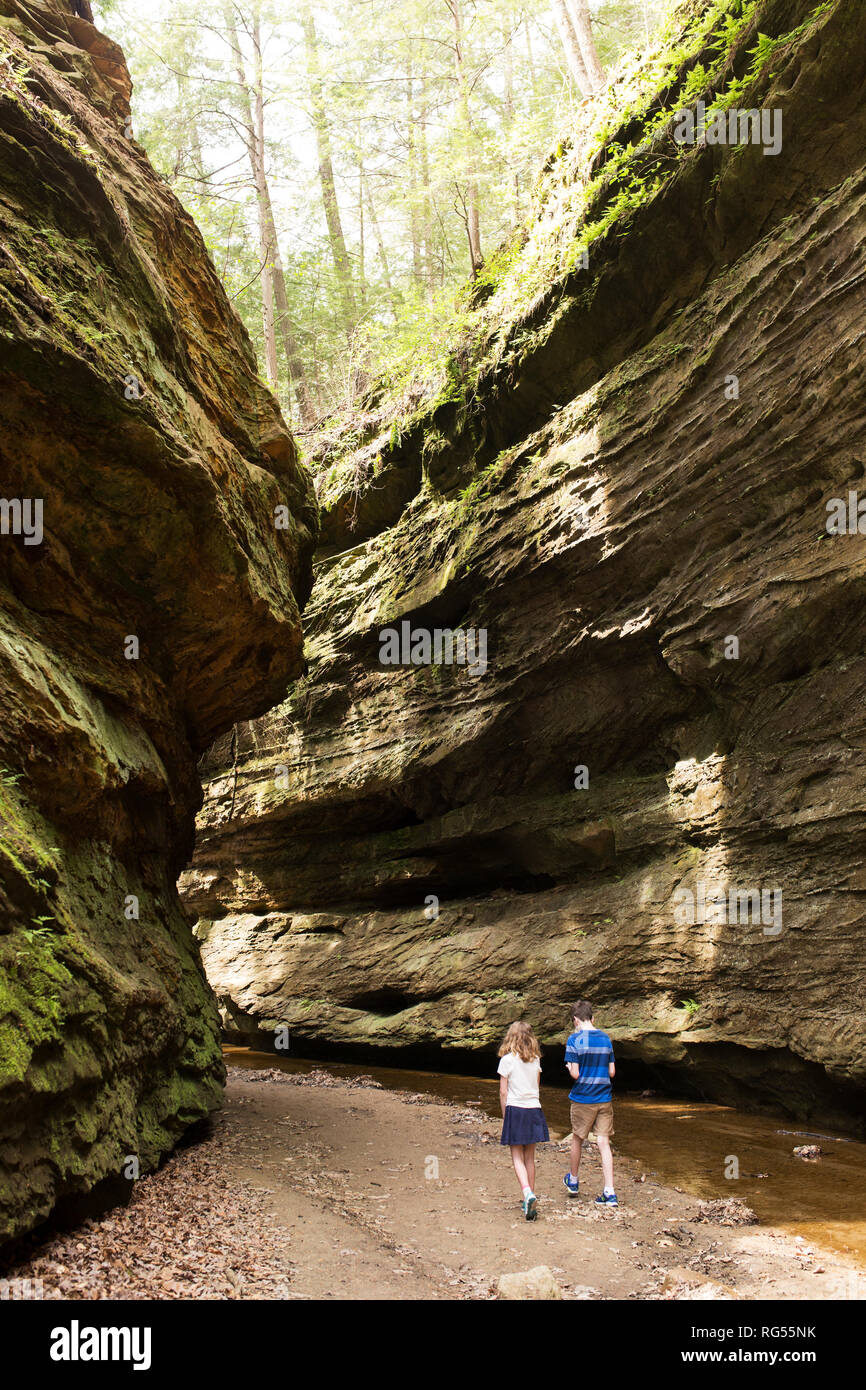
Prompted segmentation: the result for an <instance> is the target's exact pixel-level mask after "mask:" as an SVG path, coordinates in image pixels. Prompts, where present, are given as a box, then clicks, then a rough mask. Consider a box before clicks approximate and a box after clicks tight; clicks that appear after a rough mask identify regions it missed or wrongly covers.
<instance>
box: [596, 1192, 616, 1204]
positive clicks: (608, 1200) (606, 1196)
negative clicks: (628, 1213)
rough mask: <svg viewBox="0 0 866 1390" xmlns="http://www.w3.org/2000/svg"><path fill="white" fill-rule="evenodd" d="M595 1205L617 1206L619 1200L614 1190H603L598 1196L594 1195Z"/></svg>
mask: <svg viewBox="0 0 866 1390" xmlns="http://www.w3.org/2000/svg"><path fill="white" fill-rule="evenodd" d="M595 1205H596V1206H597V1207H618V1206H619V1202H618V1201H617V1199H616V1193H615V1192H603V1193H602V1194H601V1196H600V1197H596V1199H595Z"/></svg>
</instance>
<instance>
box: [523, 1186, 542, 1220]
mask: <svg viewBox="0 0 866 1390" xmlns="http://www.w3.org/2000/svg"><path fill="white" fill-rule="evenodd" d="M520 1205H521V1206H522V1207H523V1215H524V1216H525V1217H526V1219H527V1221H537V1220H538V1198H537V1197H536V1195H535V1193H534V1192H533V1193H531V1194H530V1196H528V1197H526V1198H524V1200H523V1201H522V1202H521V1203H520Z"/></svg>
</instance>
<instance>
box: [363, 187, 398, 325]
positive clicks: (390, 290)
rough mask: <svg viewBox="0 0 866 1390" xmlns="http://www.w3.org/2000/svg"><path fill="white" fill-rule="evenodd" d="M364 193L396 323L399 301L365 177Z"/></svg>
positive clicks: (374, 206) (374, 205)
mask: <svg viewBox="0 0 866 1390" xmlns="http://www.w3.org/2000/svg"><path fill="white" fill-rule="evenodd" d="M364 192H365V194H366V197H367V212H368V214H369V217H370V226H371V227H372V228H373V235H374V237H375V238H376V247H377V250H378V252H379V260H380V261H381V262H382V274H383V275H384V277H385V287H386V289H387V291H388V298H389V299H390V301H391V309H392V312H393V314H394V321H395V323H396V321H397V308H398V299H397V296H396V294H395V293H394V285H393V282H392V280H391V267H390V265H389V263H388V252H387V251H386V249H385V242H384V240H383V238H382V231H381V228H380V226H379V218H378V217H377V216H376V204H375V203H374V202H373V194H372V192H371V191H370V180H369V179H368V178H367V176H366V174H365V175H364Z"/></svg>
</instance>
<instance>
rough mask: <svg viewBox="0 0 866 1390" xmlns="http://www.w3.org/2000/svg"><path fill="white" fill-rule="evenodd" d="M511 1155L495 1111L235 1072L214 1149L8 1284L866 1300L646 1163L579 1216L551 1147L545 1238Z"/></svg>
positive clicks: (314, 1295) (593, 1171) (411, 1295)
mask: <svg viewBox="0 0 866 1390" xmlns="http://www.w3.org/2000/svg"><path fill="white" fill-rule="evenodd" d="M498 1138H499V1129H498V1126H497V1125H495V1124H494V1122H492V1121H491V1120H490V1118H489V1117H488V1116H486V1115H484V1114H483V1113H479V1111H478V1109H473V1108H460V1107H459V1106H457V1105H454V1104H451V1103H443V1102H442V1101H440V1100H437V1099H434V1098H432V1097H430V1096H425V1095H421V1094H419V1095H417V1096H410V1095H407V1094H406V1093H405V1092H398V1091H387V1090H383V1089H381V1088H380V1087H379V1086H378V1085H376V1084H375V1083H372V1084H371V1083H370V1082H369V1079H367V1080H366V1081H365V1080H364V1079H363V1078H356V1079H354V1080H352V1079H337V1078H335V1077H333V1076H331V1075H330V1074H328V1073H326V1072H323V1071H313V1072H311V1073H309V1074H288V1073H285V1072H280V1071H269V1072H253V1071H249V1070H247V1069H238V1068H230V1069H229V1080H228V1086H227V1090H226V1099H225V1106H224V1108H223V1109H222V1111H221V1112H219V1113H218V1114H217V1115H216V1116H215V1117H214V1119H213V1121H212V1123H211V1125H210V1127H209V1132H208V1134H207V1136H206V1137H205V1138H203V1139H201V1141H200V1142H197V1143H195V1144H192V1145H189V1146H187V1147H185V1148H181V1149H179V1150H178V1151H177V1152H176V1153H175V1154H174V1155H172V1157H171V1158H170V1159H169V1160H168V1162H167V1163H165V1164H164V1165H163V1167H162V1168H161V1169H160V1170H159V1172H157V1173H155V1174H153V1175H151V1176H149V1177H145V1178H142V1179H140V1180H138V1181H137V1182H135V1183H134V1185H133V1187H132V1190H131V1195H130V1201H129V1202H128V1204H127V1205H126V1206H120V1207H113V1208H112V1209H111V1210H110V1211H108V1212H107V1213H105V1214H104V1215H102V1216H101V1217H98V1218H95V1219H92V1220H89V1221H86V1222H84V1223H83V1224H81V1225H78V1226H77V1227H76V1228H75V1229H74V1230H72V1231H67V1232H64V1233H54V1234H42V1235H41V1236H39V1237H38V1238H37V1237H33V1238H31V1241H30V1242H29V1244H28V1248H27V1250H26V1251H25V1252H20V1253H19V1255H18V1257H17V1258H16V1261H15V1263H14V1264H12V1265H10V1264H9V1263H8V1262H7V1266H6V1268H5V1270H3V1271H2V1272H3V1273H4V1274H5V1275H6V1277H10V1278H16V1277H17V1278H27V1279H31V1280H32V1279H38V1280H41V1281H42V1287H43V1289H44V1294H43V1296H44V1297H45V1298H52V1299H64V1298H85V1299H99V1298H109V1299H112V1298H133V1299H179V1300H184V1299H230V1300H238V1299H245V1300H246V1299H301V1300H305V1299H371V1298H374V1299H389V1300H390V1299H393V1300H400V1299H411V1300H418V1299H484V1298H490V1297H494V1296H495V1293H496V1283H497V1280H498V1278H499V1276H500V1275H501V1274H504V1273H513V1272H516V1271H521V1270H527V1269H530V1268H532V1267H533V1266H536V1265H547V1266H548V1267H549V1268H550V1269H551V1270H552V1271H553V1273H554V1275H555V1277H556V1279H557V1281H558V1283H559V1285H560V1287H561V1289H562V1292H563V1296H564V1297H566V1298H572V1299H574V1298H578V1299H581V1298H604V1299H628V1298H638V1299H659V1298H661V1299H673V1298H682V1297H687V1298H706V1297H734V1298H745V1299H768V1298H799V1299H802V1298H815V1299H851V1298H859V1299H862V1298H864V1297H866V1273H864V1272H863V1271H858V1270H857V1269H856V1268H855V1266H854V1265H853V1264H850V1263H846V1261H845V1260H844V1259H843V1258H842V1257H841V1256H838V1255H835V1254H832V1253H829V1252H826V1251H823V1250H819V1249H816V1248H814V1247H810V1246H809V1245H807V1244H806V1243H805V1241H803V1240H802V1239H801V1240H799V1241H798V1240H797V1239H796V1238H794V1237H791V1236H789V1235H787V1234H783V1233H781V1232H778V1231H774V1230H771V1229H770V1228H768V1227H764V1226H739V1227H728V1226H724V1225H718V1224H710V1223H707V1222H704V1221H699V1220H697V1219H696V1218H697V1217H698V1215H699V1214H700V1208H699V1202H698V1200H697V1199H696V1198H694V1197H691V1196H688V1195H686V1194H685V1193H682V1192H679V1191H678V1190H676V1189H673V1188H670V1187H663V1186H660V1185H658V1184H657V1183H656V1182H654V1181H653V1179H652V1178H651V1176H648V1175H643V1177H644V1180H643V1181H641V1177H642V1174H641V1171H640V1165H639V1164H637V1163H635V1162H630V1161H625V1160H621V1159H618V1158H617V1160H616V1185H617V1190H618V1195H619V1199H620V1206H619V1209H618V1210H610V1209H597V1208H596V1207H595V1205H594V1198H595V1196H596V1194H597V1193H598V1192H599V1191H600V1187H601V1183H600V1176H601V1174H600V1167H599V1163H598V1156H597V1152H596V1151H595V1147H594V1146H593V1145H590V1146H588V1149H587V1151H586V1152H585V1155H584V1164H583V1168H582V1172H581V1192H580V1196H579V1197H578V1198H576V1199H569V1198H568V1196H567V1194H566V1192H565V1189H564V1188H563V1186H562V1175H563V1173H564V1171H565V1169H566V1167H567V1157H566V1150H565V1149H564V1148H561V1147H559V1146H557V1145H555V1144H551V1145H547V1146H541V1147H539V1149H538V1174H537V1182H536V1189H537V1191H538V1194H539V1198H540V1212H539V1219H538V1221H536V1222H527V1221H525V1220H524V1218H523V1216H522V1213H521V1211H520V1208H519V1193H518V1189H517V1184H516V1182H515V1180H514V1176H513V1173H512V1170H511V1164H510V1162H509V1158H508V1155H507V1152H506V1151H505V1150H503V1149H501V1148H500V1146H499V1143H498ZM674 1271H679V1275H678V1276H675V1274H674ZM708 1281H710V1282H708Z"/></svg>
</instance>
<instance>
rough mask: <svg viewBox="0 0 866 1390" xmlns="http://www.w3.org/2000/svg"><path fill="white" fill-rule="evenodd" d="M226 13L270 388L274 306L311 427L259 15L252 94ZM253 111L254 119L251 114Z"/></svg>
mask: <svg viewBox="0 0 866 1390" xmlns="http://www.w3.org/2000/svg"><path fill="white" fill-rule="evenodd" d="M224 13H225V23H226V28H227V30H228V38H229V44H230V46H231V50H232V58H233V61H234V65H235V74H236V76H237V80H238V87H239V93H240V100H241V106H242V113H243V118H244V119H243V139H244V144H245V146H246V150H247V155H248V158H249V161H250V170H251V172H252V176H253V183H254V185H255V190H256V205H257V210H258V224H259V255H260V256H261V261H262V269H261V282H262V327H263V330H264V338H265V363H266V372H267V376H268V380H269V381H270V383H271V385H272V386H273V387H275V388H276V387H277V385H278V365H277V344H276V332H275V329H276V318H275V314H274V304H275V302H276V309H277V317H278V318H279V327H280V336H281V338H282V340H283V350H284V352H285V355H286V366H287V368H288V373H289V378H290V380H291V383H292V386H293V387H294V390H295V393H296V396H297V402H298V414H299V416H300V419H301V423H302V424H304V425H307V424H310V423H311V422H312V420H313V417H314V411H313V404H312V401H311V399H310V390H309V386H308V384H307V376H306V371H305V369H304V364H303V361H302V359H301V355H300V350H299V348H298V343H297V339H296V337H295V332H294V326H293V324H292V320H291V316H290V314H289V304H288V297H287V295H286V279H285V274H284V272H283V265H282V261H281V259H280V249H279V244H278V242H277V233H276V227H275V224H274V213H273V207H272V204H271V196H270V189H269V188H268V180H267V173H266V170H265V143H264V92H263V82H262V72H261V42H260V36H259V21H258V13H256V17H255V21H254V29H253V33H254V43H255V50H256V60H255V68H256V77H255V83H254V91H252V92H251V91H250V86H249V83H248V81H247V75H246V70H245V68H244V61H243V55H242V53H241V46H240V41H239V39H238V32H237V26H236V25H235V21H234V18H233V16H232V13H231V10H230V9H229V8H228V6H226V9H225V12H224ZM254 107H255V115H254V114H253V109H254Z"/></svg>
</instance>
